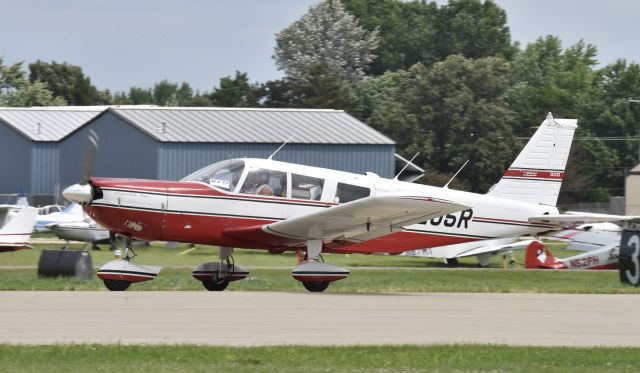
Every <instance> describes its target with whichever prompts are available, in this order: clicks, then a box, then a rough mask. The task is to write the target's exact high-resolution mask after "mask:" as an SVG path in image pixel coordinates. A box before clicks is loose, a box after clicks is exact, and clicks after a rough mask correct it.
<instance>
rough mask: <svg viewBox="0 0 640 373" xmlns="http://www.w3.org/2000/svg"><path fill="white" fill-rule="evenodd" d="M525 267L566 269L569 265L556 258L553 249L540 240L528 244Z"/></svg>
mask: <svg viewBox="0 0 640 373" xmlns="http://www.w3.org/2000/svg"><path fill="white" fill-rule="evenodd" d="M524 267H525V268H526V269H536V268H545V269H565V268H567V266H566V265H565V264H564V263H562V261H560V260H558V259H556V258H555V257H554V256H553V254H551V251H549V250H548V249H547V247H546V246H544V245H543V244H541V243H540V242H539V241H533V242H532V243H530V244H529V246H527V251H526V252H525V254H524Z"/></svg>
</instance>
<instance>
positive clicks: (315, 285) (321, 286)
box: [302, 281, 329, 293]
mask: <svg viewBox="0 0 640 373" xmlns="http://www.w3.org/2000/svg"><path fill="white" fill-rule="evenodd" d="M302 285H304V288H305V289H307V290H309V291H310V292H312V293H322V292H323V291H325V290H327V288H328V287H329V281H302Z"/></svg>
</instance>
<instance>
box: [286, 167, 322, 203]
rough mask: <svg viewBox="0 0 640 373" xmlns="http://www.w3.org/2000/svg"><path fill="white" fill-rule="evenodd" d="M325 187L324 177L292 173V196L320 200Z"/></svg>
mask: <svg viewBox="0 0 640 373" xmlns="http://www.w3.org/2000/svg"><path fill="white" fill-rule="evenodd" d="M323 187H324V180H323V179H318V178H316V177H310V176H304V175H296V174H291V198H297V199H309V200H312V201H319V200H320V197H322V188H323Z"/></svg>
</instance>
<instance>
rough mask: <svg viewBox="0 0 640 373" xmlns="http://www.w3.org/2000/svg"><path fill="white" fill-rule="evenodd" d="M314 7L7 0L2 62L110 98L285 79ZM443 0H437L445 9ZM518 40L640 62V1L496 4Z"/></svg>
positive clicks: (253, 1)
mask: <svg viewBox="0 0 640 373" xmlns="http://www.w3.org/2000/svg"><path fill="white" fill-rule="evenodd" d="M316 2H317V0H215V1H213V0H183V1H164V0H108V1H87V0H58V1H50V0H9V1H3V2H2V17H1V18H0V56H2V57H3V58H4V60H5V64H8V63H13V62H16V61H25V62H26V63H30V62H34V61H35V60H37V59H41V60H44V61H57V62H68V63H70V64H73V65H78V66H81V67H82V69H83V71H84V72H85V74H87V75H88V76H89V77H90V78H91V80H92V82H93V84H95V85H96V86H97V87H98V88H100V89H104V88H108V89H111V90H112V91H122V90H128V88H129V87H131V86H138V87H151V86H152V85H153V84H154V83H155V82H158V81H160V80H162V79H168V80H169V81H172V82H182V81H186V82H188V83H190V84H191V86H192V87H194V88H196V89H199V90H202V91H204V90H211V89H212V88H213V87H214V86H215V85H216V84H217V83H218V81H219V79H220V78H221V77H223V76H226V75H233V74H234V73H235V71H236V70H239V71H241V72H246V73H248V75H249V79H250V80H251V81H252V82H265V81H267V80H270V79H276V78H279V77H281V76H282V73H281V72H280V71H277V70H276V67H275V65H274V63H273V60H272V59H271V55H272V54H273V48H274V46H275V37H274V34H275V33H277V32H278V31H280V30H282V29H283V28H284V27H286V26H287V25H289V24H290V23H291V22H293V21H294V20H296V19H298V18H299V17H300V16H301V15H302V14H304V13H305V12H306V11H307V10H308V8H309V6H310V5H312V4H314V3H316ZM446 2H447V1H442V0H438V3H440V4H445V3H446ZM496 2H497V3H498V4H499V5H500V6H501V7H502V8H504V9H505V10H506V11H507V17H508V23H509V27H510V29H511V37H512V40H517V41H520V42H521V43H522V45H526V43H528V42H531V41H533V40H535V39H536V38H537V37H539V36H542V35H547V34H552V35H557V36H559V37H560V38H561V40H562V41H563V43H564V44H563V45H564V46H569V45H571V44H574V43H575V42H577V41H578V40H580V39H583V40H585V42H587V43H591V44H595V45H596V46H597V47H598V58H599V60H600V62H601V63H602V64H607V63H609V62H612V61H614V60H615V59H617V58H626V59H627V60H632V61H636V62H638V61H640V48H639V47H640V45H639V42H638V36H640V32H639V30H640V26H639V24H640V1H637V0H609V1H605V0H496Z"/></svg>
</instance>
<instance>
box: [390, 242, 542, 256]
mask: <svg viewBox="0 0 640 373" xmlns="http://www.w3.org/2000/svg"><path fill="white" fill-rule="evenodd" d="M533 241H536V240H525V241H518V239H517V238H516V237H511V238H498V239H489V240H482V241H474V242H465V243H461V244H455V245H447V246H438V247H432V248H429V249H421V250H412V251H407V252H405V253H403V254H402V255H404V256H416V257H426V258H446V259H453V258H465V257H469V256H475V255H482V254H497V253H500V252H502V251H509V250H518V249H526V248H527V246H529V244H530V243H531V242H533Z"/></svg>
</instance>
